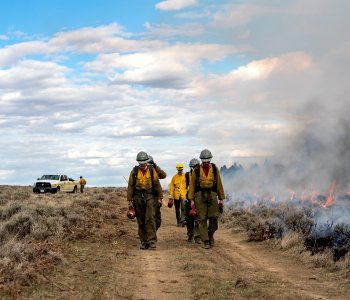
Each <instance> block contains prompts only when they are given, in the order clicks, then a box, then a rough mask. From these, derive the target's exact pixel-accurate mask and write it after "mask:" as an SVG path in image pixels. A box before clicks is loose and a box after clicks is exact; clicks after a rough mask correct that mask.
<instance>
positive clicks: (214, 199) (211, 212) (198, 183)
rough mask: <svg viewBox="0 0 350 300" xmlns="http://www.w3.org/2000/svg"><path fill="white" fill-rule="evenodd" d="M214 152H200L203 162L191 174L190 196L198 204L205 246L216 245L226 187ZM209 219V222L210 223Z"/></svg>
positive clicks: (200, 228) (201, 233) (200, 229)
mask: <svg viewBox="0 0 350 300" xmlns="http://www.w3.org/2000/svg"><path fill="white" fill-rule="evenodd" d="M212 157H213V156H212V154H211V152H210V151H209V150H208V149H204V150H203V151H202V152H201V153H200V159H201V161H202V163H201V164H200V165H199V166H198V167H197V168H195V169H194V171H193V172H192V175H191V179H190V184H189V191H188V198H189V200H190V201H191V205H195V206H196V210H197V218H198V223H199V232H200V236H201V240H202V241H203V243H204V248H205V249H209V248H210V247H212V246H214V242H215V241H214V233H215V231H216V230H217V229H218V218H219V215H220V208H222V207H223V206H224V198H225V193H224V188H223V186H222V181H221V177H220V173H219V169H218V168H217V167H216V166H215V164H213V163H211V159H212ZM208 221H209V224H208Z"/></svg>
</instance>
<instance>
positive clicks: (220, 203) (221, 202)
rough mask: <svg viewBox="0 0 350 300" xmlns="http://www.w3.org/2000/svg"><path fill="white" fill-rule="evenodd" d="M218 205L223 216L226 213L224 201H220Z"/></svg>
mask: <svg viewBox="0 0 350 300" xmlns="http://www.w3.org/2000/svg"><path fill="white" fill-rule="evenodd" d="M218 205H219V211H220V214H222V213H223V212H224V200H219V201H218Z"/></svg>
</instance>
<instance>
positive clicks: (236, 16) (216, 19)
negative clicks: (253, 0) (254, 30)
mask: <svg viewBox="0 0 350 300" xmlns="http://www.w3.org/2000/svg"><path fill="white" fill-rule="evenodd" d="M281 12H282V11H281V10H280V9H278V8H274V7H272V6H271V7H269V6H266V5H253V4H240V3H237V4H227V5H224V6H222V7H219V9H218V11H217V12H215V13H214V15H213V16H212V25H213V26H215V27H220V28H230V27H238V26H243V25H246V24H248V23H249V22H251V21H252V20H253V19H254V18H256V17H258V16H262V15H270V14H277V13H281Z"/></svg>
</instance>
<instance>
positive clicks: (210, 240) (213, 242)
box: [209, 234, 215, 247]
mask: <svg viewBox="0 0 350 300" xmlns="http://www.w3.org/2000/svg"><path fill="white" fill-rule="evenodd" d="M209 244H210V246H211V247H213V246H214V244H215V240H214V236H213V235H212V234H211V235H209Z"/></svg>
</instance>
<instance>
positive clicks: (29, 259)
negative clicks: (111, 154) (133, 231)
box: [0, 186, 126, 298]
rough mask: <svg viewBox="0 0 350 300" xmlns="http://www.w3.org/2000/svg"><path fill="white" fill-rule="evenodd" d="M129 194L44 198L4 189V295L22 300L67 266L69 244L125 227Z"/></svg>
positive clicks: (90, 192) (0, 283) (0, 210)
mask: <svg viewBox="0 0 350 300" xmlns="http://www.w3.org/2000/svg"><path fill="white" fill-rule="evenodd" d="M125 194H126V190H125V189H123V188H87V189H85V192H84V193H83V194H80V193H77V194H69V193H59V194H44V195H42V194H34V193H32V190H31V187H21V186H0V292H1V291H2V292H3V293H2V294H7V295H9V296H11V297H12V298H16V297H17V296H18V293H20V291H21V289H22V288H24V287H26V286H30V285H32V284H34V283H40V282H45V281H48V280H50V279H49V277H48V276H47V274H48V273H49V272H51V271H52V270H54V269H55V268H56V266H57V265H59V264H62V262H64V261H65V258H64V254H63V253H64V252H65V251H66V250H67V247H69V244H68V241H70V240H76V239H82V238H88V237H91V236H93V235H94V234H95V233H96V228H99V227H100V224H101V222H112V223H113V224H121V223H122V221H121V220H122V218H123V219H124V218H125V216H124V212H125V206H126V205H125V204H126V201H125ZM119 230H123V229H122V226H119ZM98 234H100V235H101V234H102V236H101V238H108V235H111V234H115V232H103V233H100V232H99V233H98Z"/></svg>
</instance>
